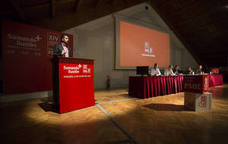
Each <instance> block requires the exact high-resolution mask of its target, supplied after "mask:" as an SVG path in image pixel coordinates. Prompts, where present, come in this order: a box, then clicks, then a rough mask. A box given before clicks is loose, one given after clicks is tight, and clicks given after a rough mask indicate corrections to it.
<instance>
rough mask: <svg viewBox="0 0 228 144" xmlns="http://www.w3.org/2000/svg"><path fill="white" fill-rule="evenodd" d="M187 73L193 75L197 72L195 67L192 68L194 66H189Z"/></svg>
mask: <svg viewBox="0 0 228 144" xmlns="http://www.w3.org/2000/svg"><path fill="white" fill-rule="evenodd" d="M187 74H192V75H194V74H195V73H194V71H193V69H192V67H188V71H187Z"/></svg>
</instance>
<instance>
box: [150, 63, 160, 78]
mask: <svg viewBox="0 0 228 144" xmlns="http://www.w3.org/2000/svg"><path fill="white" fill-rule="evenodd" d="M150 74H151V75H152V76H159V75H161V72H160V70H159V68H158V64H157V63H155V64H154V67H153V68H152V69H151V73H150Z"/></svg>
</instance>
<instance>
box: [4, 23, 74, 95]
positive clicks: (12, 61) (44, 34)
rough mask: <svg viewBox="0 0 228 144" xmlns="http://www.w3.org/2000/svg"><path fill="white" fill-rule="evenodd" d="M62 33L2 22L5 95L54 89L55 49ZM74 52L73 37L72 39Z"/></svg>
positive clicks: (71, 43)
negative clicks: (53, 60) (53, 55)
mask: <svg viewBox="0 0 228 144" xmlns="http://www.w3.org/2000/svg"><path fill="white" fill-rule="evenodd" d="M61 34H62V33H61V32H56V31H52V30H48V29H41V28H38V27H35V26H30V25H26V24H20V23H15V22H10V21H3V22H2V53H3V56H2V62H3V68H2V70H3V93H5V94H13V93H28V92H35V91H45V90H51V89H52V54H53V47H54V45H55V44H56V43H58V42H60V36H61ZM69 38H70V43H69V45H70V47H71V52H73V49H72V48H73V36H72V35H69Z"/></svg>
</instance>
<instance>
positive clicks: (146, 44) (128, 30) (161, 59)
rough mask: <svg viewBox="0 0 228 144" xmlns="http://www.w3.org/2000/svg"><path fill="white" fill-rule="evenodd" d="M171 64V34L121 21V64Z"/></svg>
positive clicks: (161, 65) (164, 65)
mask: <svg viewBox="0 0 228 144" xmlns="http://www.w3.org/2000/svg"><path fill="white" fill-rule="evenodd" d="M154 63H158V65H159V66H160V67H167V66H168V65H169V64H170V48H169V35H168V34H166V33H162V32H158V31H155V30H152V29H149V28H145V27H141V26H137V25H133V24H129V23H125V22H120V66H153V65H154Z"/></svg>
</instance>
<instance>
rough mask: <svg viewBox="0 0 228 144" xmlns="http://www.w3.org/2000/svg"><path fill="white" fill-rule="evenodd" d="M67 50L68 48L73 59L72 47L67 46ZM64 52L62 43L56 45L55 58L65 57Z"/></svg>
mask: <svg viewBox="0 0 228 144" xmlns="http://www.w3.org/2000/svg"><path fill="white" fill-rule="evenodd" d="M67 48H68V53H69V57H71V52H70V47H69V46H67ZM62 50H63V46H62V43H58V44H56V45H55V47H54V51H53V55H54V56H62V57H63V56H64V55H62Z"/></svg>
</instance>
